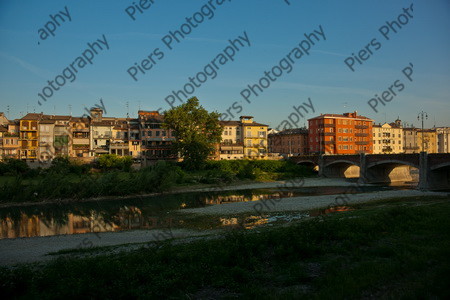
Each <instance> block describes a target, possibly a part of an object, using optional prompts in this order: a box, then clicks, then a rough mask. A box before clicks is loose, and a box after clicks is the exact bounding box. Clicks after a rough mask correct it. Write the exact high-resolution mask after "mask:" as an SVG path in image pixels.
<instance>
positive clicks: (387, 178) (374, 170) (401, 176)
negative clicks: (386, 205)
mask: <svg viewBox="0 0 450 300" xmlns="http://www.w3.org/2000/svg"><path fill="white" fill-rule="evenodd" d="M411 169H417V170H418V169H419V165H417V164H415V163H413V162H410V161H403V160H397V159H389V160H382V161H377V162H372V163H369V164H368V165H367V167H366V172H365V176H366V178H367V180H368V182H371V183H390V182H405V181H417V179H415V178H413V176H411ZM417 175H418V171H417Z"/></svg>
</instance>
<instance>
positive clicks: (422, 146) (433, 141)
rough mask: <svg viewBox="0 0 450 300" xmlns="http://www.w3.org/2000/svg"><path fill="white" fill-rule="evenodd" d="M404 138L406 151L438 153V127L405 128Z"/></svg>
mask: <svg viewBox="0 0 450 300" xmlns="http://www.w3.org/2000/svg"><path fill="white" fill-rule="evenodd" d="M422 133H423V143H422ZM403 140H404V142H403V145H404V150H405V151H404V153H420V152H422V151H425V152H428V153H437V150H438V149H437V134H436V129H423V132H422V129H419V128H414V127H413V128H403Z"/></svg>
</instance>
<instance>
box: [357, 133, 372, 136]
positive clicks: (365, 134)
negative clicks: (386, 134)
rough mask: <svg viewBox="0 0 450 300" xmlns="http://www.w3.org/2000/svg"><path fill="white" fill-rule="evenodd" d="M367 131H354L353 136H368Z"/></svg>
mask: <svg viewBox="0 0 450 300" xmlns="http://www.w3.org/2000/svg"><path fill="white" fill-rule="evenodd" d="M368 135H369V134H368V133H359V132H358V133H355V136H368Z"/></svg>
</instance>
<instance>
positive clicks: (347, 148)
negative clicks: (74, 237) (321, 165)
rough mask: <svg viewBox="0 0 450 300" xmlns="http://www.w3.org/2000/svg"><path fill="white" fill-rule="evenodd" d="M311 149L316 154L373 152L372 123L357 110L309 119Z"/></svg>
mask: <svg viewBox="0 0 450 300" xmlns="http://www.w3.org/2000/svg"><path fill="white" fill-rule="evenodd" d="M308 122H309V151H310V153H316V154H357V153H372V151H373V145H372V123H373V120H372V119H369V118H367V117H363V116H358V114H357V112H356V111H355V112H353V113H344V114H343V115H337V114H325V115H320V116H317V117H315V118H312V119H309V120H308Z"/></svg>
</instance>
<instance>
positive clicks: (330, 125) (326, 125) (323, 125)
mask: <svg viewBox="0 0 450 300" xmlns="http://www.w3.org/2000/svg"><path fill="white" fill-rule="evenodd" d="M319 127H324V128H326V127H336V124H320V125H319Z"/></svg>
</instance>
